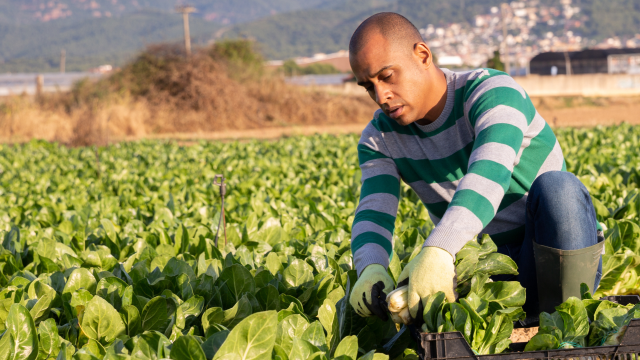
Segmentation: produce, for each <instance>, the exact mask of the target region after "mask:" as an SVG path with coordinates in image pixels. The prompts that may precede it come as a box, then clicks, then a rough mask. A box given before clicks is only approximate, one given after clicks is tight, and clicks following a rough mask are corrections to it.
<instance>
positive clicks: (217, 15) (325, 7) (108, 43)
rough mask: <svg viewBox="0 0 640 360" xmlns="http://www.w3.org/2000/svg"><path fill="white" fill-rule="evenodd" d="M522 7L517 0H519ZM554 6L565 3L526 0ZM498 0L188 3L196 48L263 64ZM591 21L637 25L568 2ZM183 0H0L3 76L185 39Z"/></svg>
mask: <svg viewBox="0 0 640 360" xmlns="http://www.w3.org/2000/svg"><path fill="white" fill-rule="evenodd" d="M521 1H522V0H521ZM524 1H526V2H531V1H537V2H539V3H548V4H555V3H557V4H558V5H560V2H561V1H566V0H524ZM500 2H501V1H500V0H446V1H442V0H216V1H210V0H189V5H192V6H194V7H195V8H196V9H197V12H196V13H194V14H192V16H191V21H190V24H191V34H192V36H193V42H194V43H195V44H196V45H206V44H208V43H210V42H211V41H214V40H216V39H219V38H235V37H245V38H251V39H255V40H256V41H257V42H258V44H259V47H260V49H261V51H262V52H263V54H264V55H265V57H266V58H268V59H287V58H291V57H295V56H309V55H312V54H314V53H317V52H333V51H337V50H340V49H345V48H346V47H347V45H348V40H349V37H350V36H351V34H352V33H353V31H354V30H355V28H356V27H357V25H358V24H359V23H360V22H361V21H362V20H364V19H365V18H366V17H367V16H369V15H371V14H374V13H376V12H379V11H395V12H399V13H401V14H403V15H405V16H407V17H408V18H409V19H410V20H411V21H413V22H414V23H415V24H416V25H417V26H419V27H424V26H426V25H427V24H434V25H439V24H442V25H444V24H447V23H452V22H469V23H472V22H473V21H474V18H475V16H476V15H477V14H485V13H488V12H489V9H490V8H491V7H492V6H498V5H499V4H500ZM573 3H574V4H576V5H578V6H580V7H581V9H582V12H583V14H584V15H585V16H586V19H588V20H587V21H586V22H585V23H584V24H583V26H582V28H581V30H580V31H581V32H582V34H581V35H582V36H585V37H593V38H605V37H610V36H616V35H617V36H628V35H633V34H635V33H636V32H638V31H639V30H638V29H639V28H640V1H638V0H573ZM184 4H185V1H183V0H0V72H21V71H55V70H56V69H57V68H58V66H59V57H60V50H61V49H65V50H66V53H67V70H69V71H72V70H77V71H79V70H86V69H88V68H91V67H95V66H98V65H101V64H106V63H109V64H113V65H121V64H123V63H124V62H126V61H128V60H129V59H131V57H132V56H134V55H135V54H136V53H137V52H138V51H140V49H142V48H144V47H145V46H146V45H149V44H153V43H158V42H176V41H181V39H182V17H181V16H180V15H179V14H177V13H176V12H175V7H176V6H178V5H184Z"/></svg>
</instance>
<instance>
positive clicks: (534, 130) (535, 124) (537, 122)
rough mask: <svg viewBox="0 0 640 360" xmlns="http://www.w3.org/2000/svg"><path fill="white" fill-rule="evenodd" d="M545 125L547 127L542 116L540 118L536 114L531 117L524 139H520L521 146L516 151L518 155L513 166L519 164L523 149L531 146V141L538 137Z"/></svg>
mask: <svg viewBox="0 0 640 360" xmlns="http://www.w3.org/2000/svg"><path fill="white" fill-rule="evenodd" d="M545 125H547V122H546V121H544V119H543V118H542V116H540V114H538V113H537V112H536V115H535V116H534V117H533V120H532V121H531V124H529V128H528V129H527V132H526V133H525V134H524V139H522V145H520V150H518V155H517V156H516V161H515V162H514V165H518V164H519V163H520V158H521V157H522V152H523V151H524V149H526V148H528V147H529V145H531V140H532V139H533V138H535V137H536V136H538V134H540V132H541V131H542V130H543V129H544V127H545Z"/></svg>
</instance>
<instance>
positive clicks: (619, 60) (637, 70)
mask: <svg viewBox="0 0 640 360" xmlns="http://www.w3.org/2000/svg"><path fill="white" fill-rule="evenodd" d="M567 70H568V71H567ZM529 73H530V74H537V75H556V74H557V75H566V74H576V75H577V74H640V48H635V49H593V50H583V51H568V52H546V53H541V54H538V55H536V56H534V57H533V58H532V59H531V61H530V62H529Z"/></svg>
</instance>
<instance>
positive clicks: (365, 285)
mask: <svg viewBox="0 0 640 360" xmlns="http://www.w3.org/2000/svg"><path fill="white" fill-rule="evenodd" d="M393 286H394V283H393V280H392V279H391V277H390V276H389V274H388V273H387V270H386V269H385V268H384V266H382V265H379V264H371V265H369V266H367V267H366V268H364V270H363V271H362V273H361V274H360V277H358V281H356V284H355V285H354V286H353V290H351V296H350V297H349V302H350V303H351V306H353V308H354V309H355V310H356V312H357V313H358V315H360V316H362V317H366V316H374V315H375V316H378V317H379V318H380V319H382V320H383V321H387V319H388V318H389V315H388V313H387V303H386V299H387V294H388V293H390V292H391V291H392V290H393Z"/></svg>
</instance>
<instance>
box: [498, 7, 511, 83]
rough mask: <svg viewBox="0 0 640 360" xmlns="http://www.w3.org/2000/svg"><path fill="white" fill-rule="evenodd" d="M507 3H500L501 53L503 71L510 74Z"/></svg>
mask: <svg viewBox="0 0 640 360" xmlns="http://www.w3.org/2000/svg"><path fill="white" fill-rule="evenodd" d="M508 6H509V5H507V4H506V3H502V4H500V15H502V16H501V17H502V55H504V60H503V62H504V71H505V72H506V73H507V74H509V75H511V62H510V61H509V60H510V59H509V54H508V51H509V50H508V47H507V7H508Z"/></svg>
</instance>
